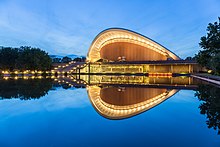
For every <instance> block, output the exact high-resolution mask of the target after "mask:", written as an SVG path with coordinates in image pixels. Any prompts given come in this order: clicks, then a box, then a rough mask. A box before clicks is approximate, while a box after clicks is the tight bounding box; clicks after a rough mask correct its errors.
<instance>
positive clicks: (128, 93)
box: [0, 75, 220, 147]
mask: <svg viewBox="0 0 220 147" xmlns="http://www.w3.org/2000/svg"><path fill="white" fill-rule="evenodd" d="M219 134H220V88H219V87H217V86H214V85H211V84H208V83H205V82H203V81H199V80H197V79H193V78H191V77H146V76H110V75H106V76H103V75H102V76H101V75H81V76H79V75H73V76H69V77H56V78H37V77H36V78H26V79H22V78H16V79H15V78H13V77H12V78H5V79H0V147H15V146H16V147H30V146H31V147H32V146H33V147H39V146H45V147H47V146H54V147H63V146H67V147H68V146H71V147H72V146H154V147H155V146H156V147H157V146H169V147H170V146H183V147H185V146H189V147H194V146H200V147H219V145H220V135H219Z"/></svg>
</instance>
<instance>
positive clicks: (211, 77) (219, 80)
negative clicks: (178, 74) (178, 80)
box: [191, 74, 220, 85]
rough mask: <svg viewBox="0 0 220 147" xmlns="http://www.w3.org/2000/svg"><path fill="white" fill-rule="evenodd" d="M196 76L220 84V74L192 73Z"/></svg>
mask: <svg viewBox="0 0 220 147" xmlns="http://www.w3.org/2000/svg"><path fill="white" fill-rule="evenodd" d="M191 76H192V77H194V78H198V79H201V80H204V81H207V82H210V83H213V84H217V85H220V77H219V76H214V75H207V74H195V75H191Z"/></svg>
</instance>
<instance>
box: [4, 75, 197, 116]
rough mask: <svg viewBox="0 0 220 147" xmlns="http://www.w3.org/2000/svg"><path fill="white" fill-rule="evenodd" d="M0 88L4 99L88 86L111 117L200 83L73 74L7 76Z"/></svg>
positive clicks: (99, 107)
mask: <svg viewBox="0 0 220 147" xmlns="http://www.w3.org/2000/svg"><path fill="white" fill-rule="evenodd" d="M5 85H7V86H5ZM0 87H2V88H1V90H0V97H1V98H2V99H4V98H20V99H24V100H25V99H34V98H40V97H42V96H44V95H46V94H47V93H48V91H49V90H52V89H54V88H55V87H62V88H64V89H68V88H71V87H76V88H84V87H86V88H87V92H88V97H89V99H90V101H91V103H92V105H93V106H94V108H95V109H96V110H97V112H98V113H99V114H101V115H102V116H104V117H105V118H109V119H123V118H128V117H131V116H134V115H137V114H139V113H141V112H144V111H147V110H149V109H150V108H152V107H154V106H156V105H159V104H160V103H162V102H163V101H165V100H166V99H168V98H170V97H171V96H172V95H174V94H175V93H177V92H178V91H179V90H180V89H193V90H194V89H196V88H197V85H196V84H195V81H194V80H193V79H192V78H190V77H147V76H125V75H123V76H110V75H81V76H79V75H72V76H68V77H65V76H62V77H57V78H55V79H54V80H53V79H50V78H49V79H44V78H43V79H16V80H13V79H7V80H2V81H1V82H0ZM29 87H31V88H29ZM10 89H11V90H10ZM27 89H28V90H27Z"/></svg>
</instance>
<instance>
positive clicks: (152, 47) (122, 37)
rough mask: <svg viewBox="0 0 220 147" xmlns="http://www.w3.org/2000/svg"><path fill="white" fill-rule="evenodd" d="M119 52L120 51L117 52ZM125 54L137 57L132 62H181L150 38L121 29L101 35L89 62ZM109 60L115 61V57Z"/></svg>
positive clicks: (88, 56) (97, 38) (88, 57)
mask: <svg viewBox="0 0 220 147" xmlns="http://www.w3.org/2000/svg"><path fill="white" fill-rule="evenodd" d="M102 49H103V51H102ZM125 49H126V50H125ZM109 50H110V51H109ZM117 50H120V51H118V52H117ZM122 50H124V53H122ZM129 51H130V53H129ZM125 53H126V54H127V56H129V55H128V54H130V56H132V55H134V56H135V57H133V58H132V57H130V61H132V60H133V59H134V58H137V59H136V61H137V60H139V59H138V58H140V60H166V59H167V58H171V59H173V60H180V58H179V57H178V56H177V55H175V54H174V53H173V52H171V51H170V50H168V49H167V48H165V47H164V46H162V45H160V44H159V43H157V42H155V41H153V40H151V39H150V38H148V37H146V36H143V35H141V34H138V33H136V32H133V31H130V30H126V29H121V28H110V29H107V30H104V31H102V32H101V33H99V34H98V35H97V36H96V38H95V39H94V40H93V42H92V44H91V46H90V48H89V51H88V54H87V60H88V61H90V62H96V61H98V60H99V59H102V57H106V56H111V55H113V56H114V55H115V54H117V55H123V54H125ZM103 54H104V55H103ZM143 54H144V55H143ZM117 55H115V56H117ZM109 58H110V59H114V57H109Z"/></svg>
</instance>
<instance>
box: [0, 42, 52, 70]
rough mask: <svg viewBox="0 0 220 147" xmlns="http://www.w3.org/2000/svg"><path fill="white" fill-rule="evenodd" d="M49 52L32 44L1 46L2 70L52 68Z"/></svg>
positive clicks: (0, 65)
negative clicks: (15, 46)
mask: <svg viewBox="0 0 220 147" xmlns="http://www.w3.org/2000/svg"><path fill="white" fill-rule="evenodd" d="M51 63H52V60H51V58H50V57H49V55H48V53H46V52H45V51H43V50H41V49H39V48H33V47H30V46H21V47H19V48H12V47H0V70H10V71H13V70H21V71H22V70H42V71H46V70H49V69H50V68H51Z"/></svg>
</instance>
